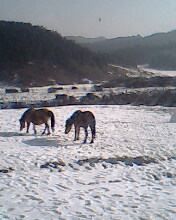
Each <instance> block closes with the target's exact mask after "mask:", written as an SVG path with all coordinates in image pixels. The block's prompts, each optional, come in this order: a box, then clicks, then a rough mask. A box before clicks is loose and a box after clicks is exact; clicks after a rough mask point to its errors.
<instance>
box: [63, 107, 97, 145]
mask: <svg viewBox="0 0 176 220" xmlns="http://www.w3.org/2000/svg"><path fill="white" fill-rule="evenodd" d="M73 124H74V127H75V138H74V141H76V140H79V133H80V127H83V128H84V131H85V139H84V143H86V141H87V136H88V131H87V128H88V127H90V129H91V132H92V139H91V142H90V143H93V142H94V138H95V124H96V121H95V117H94V115H93V113H92V112H90V111H85V112H82V111H80V110H78V111H76V112H74V113H73V115H72V116H71V117H70V118H69V119H67V120H66V124H65V134H68V133H69V132H70V130H71V128H72V125H73Z"/></svg>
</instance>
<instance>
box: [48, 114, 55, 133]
mask: <svg viewBox="0 0 176 220" xmlns="http://www.w3.org/2000/svg"><path fill="white" fill-rule="evenodd" d="M48 114H49V116H50V117H51V129H52V131H53V132H54V126H55V116H54V113H53V112H52V111H48Z"/></svg>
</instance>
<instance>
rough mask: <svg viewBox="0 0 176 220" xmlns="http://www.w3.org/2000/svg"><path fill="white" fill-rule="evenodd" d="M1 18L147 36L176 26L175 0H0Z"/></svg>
mask: <svg viewBox="0 0 176 220" xmlns="http://www.w3.org/2000/svg"><path fill="white" fill-rule="evenodd" d="M0 20H7V21H20V22H29V23H31V24H32V25H42V26H44V27H46V28H47V29H50V30H55V31H58V32H59V33H60V34H61V35H62V36H83V37H98V36H104V37H107V38H114V37H122V36H131V35H137V34H140V35H142V36H146V35H150V34H153V33H156V32H167V31H171V30H174V29H176V0H0Z"/></svg>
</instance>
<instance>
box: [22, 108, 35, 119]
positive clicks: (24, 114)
mask: <svg viewBox="0 0 176 220" xmlns="http://www.w3.org/2000/svg"><path fill="white" fill-rule="evenodd" d="M31 110H34V108H29V109H28V110H26V111H25V112H24V113H23V115H22V116H21V118H20V121H23V120H24V118H25V117H26V114H28V113H29V111H31Z"/></svg>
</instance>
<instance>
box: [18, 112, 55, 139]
mask: <svg viewBox="0 0 176 220" xmlns="http://www.w3.org/2000/svg"><path fill="white" fill-rule="evenodd" d="M50 118H51V129H52V131H54V125H55V117H54V114H53V112H52V111H50V110H48V109H46V108H44V109H34V108H29V109H28V110H26V111H25V112H24V114H23V115H22V117H21V118H20V131H21V130H22V129H23V128H25V122H27V130H26V133H28V132H29V126H30V123H31V122H32V123H33V129H34V133H35V134H36V133H37V131H36V128H35V125H41V124H45V129H44V131H43V133H42V134H45V131H46V129H47V130H48V135H49V134H50V129H49V124H48V120H49V119H50Z"/></svg>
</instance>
